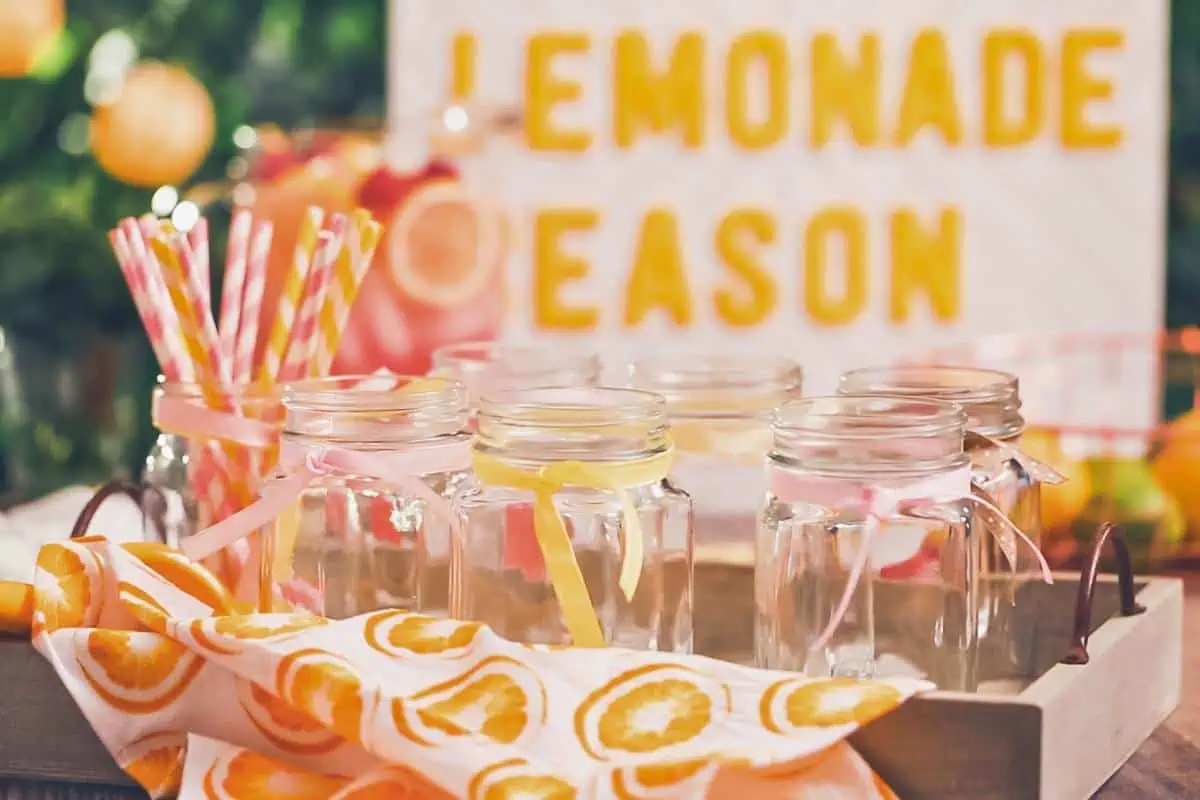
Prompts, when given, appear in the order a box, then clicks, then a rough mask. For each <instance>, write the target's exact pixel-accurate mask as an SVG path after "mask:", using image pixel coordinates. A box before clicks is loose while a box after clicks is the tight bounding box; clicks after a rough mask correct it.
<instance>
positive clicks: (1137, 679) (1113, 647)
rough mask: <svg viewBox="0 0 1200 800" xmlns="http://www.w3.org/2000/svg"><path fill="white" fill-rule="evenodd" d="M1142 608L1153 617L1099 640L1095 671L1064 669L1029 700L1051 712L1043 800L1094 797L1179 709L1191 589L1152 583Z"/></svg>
mask: <svg viewBox="0 0 1200 800" xmlns="http://www.w3.org/2000/svg"><path fill="white" fill-rule="evenodd" d="M1138 601H1139V602H1140V603H1142V604H1143V605H1144V606H1145V607H1146V611H1145V613H1143V614H1140V615H1138V616H1133V617H1114V618H1113V619H1110V620H1108V621H1107V622H1105V623H1104V624H1103V625H1101V626H1100V627H1099V628H1098V629H1097V630H1096V631H1095V632H1094V633H1093V634H1092V636H1091V639H1090V641H1089V642H1088V652H1089V653H1090V655H1091V660H1090V661H1089V662H1088V663H1087V664H1085V665H1083V666H1069V665H1062V664H1060V665H1058V666H1056V667H1054V668H1053V669H1052V670H1050V671H1049V672H1047V673H1046V674H1045V675H1044V676H1042V678H1041V679H1039V680H1038V681H1037V682H1036V683H1034V684H1033V685H1032V686H1030V687H1029V688H1028V689H1027V690H1026V691H1025V692H1024V693H1023V694H1022V695H1021V698H1022V699H1023V700H1026V701H1028V702H1032V703H1036V704H1037V705H1038V706H1039V707H1040V708H1041V709H1042V712H1043V714H1042V717H1043V725H1044V727H1043V730H1042V736H1041V743H1042V751H1041V762H1042V769H1041V794H1040V795H1039V796H1040V797H1043V798H1047V799H1048V800H1058V798H1063V800H1070V799H1071V798H1086V797H1090V796H1091V795H1092V793H1093V792H1095V791H1096V790H1097V789H1099V788H1100V786H1101V785H1103V784H1104V782H1105V781H1106V780H1108V779H1109V777H1111V776H1112V775H1113V773H1115V772H1116V771H1117V770H1118V769H1120V767H1121V765H1122V764H1124V763H1125V762H1126V761H1127V760H1128V759H1129V757H1130V756H1131V755H1133V753H1134V751H1136V750H1137V749H1138V748H1139V747H1140V746H1141V745H1142V743H1143V742H1145V741H1146V739H1148V738H1149V737H1150V735H1151V734H1152V733H1153V732H1154V729H1155V728H1157V727H1158V726H1159V725H1160V724H1162V722H1163V721H1164V720H1166V718H1167V717H1168V716H1170V714H1171V712H1172V711H1174V710H1175V708H1176V707H1178V705H1179V697H1180V686H1181V682H1182V669H1183V585H1182V583H1181V582H1180V581H1178V580H1175V579H1170V578H1155V579H1152V580H1150V581H1148V582H1147V584H1146V586H1145V588H1143V589H1142V591H1141V592H1139V593H1138Z"/></svg>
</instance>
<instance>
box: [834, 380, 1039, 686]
mask: <svg viewBox="0 0 1200 800" xmlns="http://www.w3.org/2000/svg"><path fill="white" fill-rule="evenodd" d="M839 391H840V392H842V393H844V394H879V395H889V396H902V397H924V398H931V399H936V400H945V401H950V402H954V403H957V404H958V405H960V406H962V408H963V411H964V412H965V413H966V415H967V437H966V451H967V454H968V455H969V456H970V458H971V479H972V483H973V484H974V487H975V490H976V491H977V492H982V493H983V494H984V495H985V496H986V497H987V498H988V499H989V500H991V502H993V503H995V504H996V506H997V507H998V508H999V509H1000V510H1001V511H1003V512H1004V513H1005V515H1006V516H1007V517H1008V518H1009V519H1010V520H1011V521H1012V522H1013V523H1015V524H1016V526H1017V527H1019V528H1020V529H1021V530H1022V531H1024V532H1025V533H1026V534H1028V535H1029V536H1030V537H1031V538H1032V539H1033V540H1034V542H1035V543H1036V542H1039V541H1040V538H1041V518H1040V504H1039V502H1038V501H1039V496H1040V493H1039V491H1038V485H1039V481H1040V480H1048V481H1058V480H1061V476H1058V475H1057V474H1056V473H1054V472H1053V470H1050V469H1048V468H1047V467H1045V466H1044V465H1041V464H1038V463H1037V462H1035V461H1033V460H1032V459H1030V458H1028V457H1027V456H1024V455H1022V454H1021V453H1020V451H1019V450H1018V449H1017V447H1018V445H1019V443H1020V438H1021V433H1022V432H1023V431H1024V430H1025V420H1024V419H1023V418H1022V417H1021V396H1020V390H1019V385H1018V382H1017V378H1016V377H1015V376H1013V375H1010V374H1008V373H1005V372H997V371H993V370H987V369H978V368H974V367H954V366H897V367H883V368H873V369H859V370H854V371H852V372H847V373H846V374H845V375H843V376H842V378H841V381H840V386H839ZM986 556H987V557H986V558H985V559H984V560H983V562H982V563H981V565H980V570H981V576H982V577H981V580H982V585H983V589H984V591H983V592H982V593H981V595H980V600H981V603H982V606H981V609H980V617H979V625H980V630H979V635H980V636H981V637H984V638H985V639H988V640H989V642H988V646H989V647H993V646H994V647H995V648H996V649H997V651H998V652H997V653H995V654H994V655H996V656H999V655H1000V654H1001V653H1003V652H1007V651H1011V650H1013V648H1015V647H1016V642H1015V640H1014V634H1015V631H1014V630H1013V627H1012V626H1013V624H1014V618H1013V611H1014V609H1015V605H1016V601H1017V597H1018V591H1019V589H1020V587H1021V586H1022V585H1023V584H1024V583H1025V582H1027V581H1028V580H1029V579H1030V578H1033V577H1035V576H1036V572H1037V570H1038V568H1039V564H1038V561H1037V559H1036V557H1035V556H1034V554H1033V553H1032V552H1029V551H1027V550H1025V549H1024V548H1019V547H1016V543H1015V542H1014V541H1013V539H1012V537H1011V535H1007V534H1005V533H1003V532H1002V533H1001V534H1000V535H997V536H995V537H992V539H991V545H990V547H988V548H987V551H986ZM1009 655H1010V656H1011V658H1009V659H1008V660H1010V661H1011V660H1013V659H1015V658H1016V657H1017V654H1016V653H1009ZM1004 660H1005V659H1002V658H993V659H989V660H988V664H989V665H991V666H990V668H989V669H988V670H987V673H988V674H987V675H985V676H984V677H983V679H984V680H992V679H1000V678H1002V677H1003V674H1002V671H1001V672H997V669H996V668H997V667H998V666H999V665H1000V664H1002V663H1003V661H1004Z"/></svg>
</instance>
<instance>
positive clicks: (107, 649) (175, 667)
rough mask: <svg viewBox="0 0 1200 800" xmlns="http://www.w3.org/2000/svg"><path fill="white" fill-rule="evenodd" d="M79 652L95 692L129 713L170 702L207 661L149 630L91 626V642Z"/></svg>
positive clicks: (81, 667) (149, 710) (82, 669)
mask: <svg viewBox="0 0 1200 800" xmlns="http://www.w3.org/2000/svg"><path fill="white" fill-rule="evenodd" d="M76 658H77V661H78V663H79V671H80V672H81V673H82V675H83V678H84V680H85V681H86V682H87V684H88V685H89V686H91V687H92V689H93V690H94V691H95V692H96V694H98V695H99V696H100V698H101V699H103V700H104V702H106V703H108V704H109V705H110V706H112V707H113V708H115V709H116V710H118V711H124V712H126V713H129V714H150V713H153V712H155V711H161V710H163V709H164V708H167V707H168V706H170V705H171V704H172V703H174V702H175V701H176V700H178V699H179V697H180V695H182V694H183V692H184V691H185V690H186V689H187V688H188V686H190V685H191V683H192V681H194V680H195V679H196V675H197V674H199V672H200V670H201V668H203V666H204V660H203V659H201V658H200V657H199V656H196V655H194V654H193V653H191V652H190V651H189V650H187V649H186V648H185V647H184V646H183V645H181V644H178V643H177V642H175V641H173V640H171V639H168V638H167V637H165V636H163V635H161V634H158V633H151V632H148V631H118V630H108V629H98V630H91V631H88V632H87V644H86V646H85V647H84V648H82V650H81V652H79V653H78V655H77V656H76Z"/></svg>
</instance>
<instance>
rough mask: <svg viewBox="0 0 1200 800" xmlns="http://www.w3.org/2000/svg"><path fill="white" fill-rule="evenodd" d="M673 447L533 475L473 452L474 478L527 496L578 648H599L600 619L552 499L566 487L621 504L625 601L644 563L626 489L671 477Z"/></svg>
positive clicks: (561, 464)
mask: <svg viewBox="0 0 1200 800" xmlns="http://www.w3.org/2000/svg"><path fill="white" fill-rule="evenodd" d="M674 455H675V450H674V448H673V447H672V448H668V449H667V450H666V451H665V452H663V453H659V454H657V455H653V456H650V457H648V458H642V459H638V460H636V461H623V462H615V463H606V462H595V461H591V462H589V461H558V462H555V463H553V464H547V465H546V466H544V467H541V468H540V469H538V470H527V469H521V468H520V467H514V466H512V465H511V464H506V463H505V462H503V461H501V460H500V459H497V458H496V457H494V456H491V455H488V454H487V453H483V452H480V451H479V450H478V449H476V450H475V451H474V452H473V453H472V460H473V462H474V468H475V477H476V478H477V479H478V480H479V481H480V482H481V483H485V484H490V485H492V486H503V487H506V488H509V489H518V490H522V491H527V492H532V493H533V497H534V501H533V531H534V536H535V537H536V538H537V542H538V547H539V548H540V549H541V551H542V559H543V560H544V561H545V562H546V574H547V576H548V577H549V578H550V585H551V586H552V587H553V588H554V594H555V596H556V597H557V598H558V604H559V607H560V608H561V609H562V615H563V621H564V622H565V623H566V626H567V631H568V632H569V633H570V634H571V640H572V641H573V642H574V643H575V645H577V646H579V647H604V644H605V642H604V633H603V631H602V630H601V629H600V620H599V618H598V617H597V616H596V609H595V607H594V606H593V605H592V600H591V597H590V596H589V595H588V590H587V583H586V582H585V581H584V579H583V572H582V570H580V568H579V561H578V560H577V559H576V558H575V548H574V547H573V546H572V544H571V537H570V536H569V535H568V534H567V526H566V525H565V524H564V522H563V519H562V517H561V516H559V513H558V509H557V508H555V506H554V496H555V495H556V494H558V492H559V491H560V490H562V488H563V487H565V486H576V487H580V488H584V489H596V490H599V491H608V492H612V493H613V494H615V495H616V497H617V501H618V502H619V503H620V504H621V514H622V518H623V520H622V521H623V525H622V529H623V531H624V551H625V552H624V557H623V558H622V561H621V574H620V577H619V578H618V581H617V585H618V586H619V587H620V588H621V591H622V593H624V595H625V598H626V599H627V600H632V599H633V595H634V592H635V591H637V586H638V580H639V579H640V577H641V574H642V562H643V561H644V559H645V544H644V542H643V540H642V525H641V522H640V521H639V520H638V512H637V508H636V507H635V506H634V504H633V501H632V500H630V499H629V495H628V494H627V493H626V491H625V490H626V489H631V488H633V487H635V486H644V485H646V484H649V483H655V482H657V481H661V480H663V479H664V478H666V477H667V473H669V472H670V469H671V462H672V460H673V458H674Z"/></svg>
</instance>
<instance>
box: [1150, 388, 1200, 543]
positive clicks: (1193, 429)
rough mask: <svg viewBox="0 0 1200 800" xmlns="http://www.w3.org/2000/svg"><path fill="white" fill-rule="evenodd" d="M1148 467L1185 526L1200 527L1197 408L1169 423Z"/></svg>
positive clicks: (1199, 443)
mask: <svg viewBox="0 0 1200 800" xmlns="http://www.w3.org/2000/svg"><path fill="white" fill-rule="evenodd" d="M1151 468H1152V470H1153V472H1154V477H1155V479H1156V480H1157V481H1158V484H1159V486H1161V487H1162V488H1163V489H1164V490H1165V491H1166V492H1167V494H1169V495H1171V497H1173V498H1174V500H1175V502H1176V504H1177V506H1178V508H1179V510H1180V512H1181V513H1182V514H1183V516H1184V519H1185V520H1186V521H1187V526H1188V528H1190V529H1192V530H1195V529H1197V528H1200V410H1197V409H1193V410H1192V411H1189V412H1188V413H1186V414H1184V415H1183V416H1181V417H1179V418H1178V419H1176V420H1175V421H1174V422H1173V423H1171V425H1170V427H1169V428H1168V432H1167V437H1166V439H1165V441H1164V443H1163V447H1162V449H1161V450H1160V451H1159V453H1158V455H1157V456H1156V457H1155V459H1154V461H1153V462H1152V467H1151Z"/></svg>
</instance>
